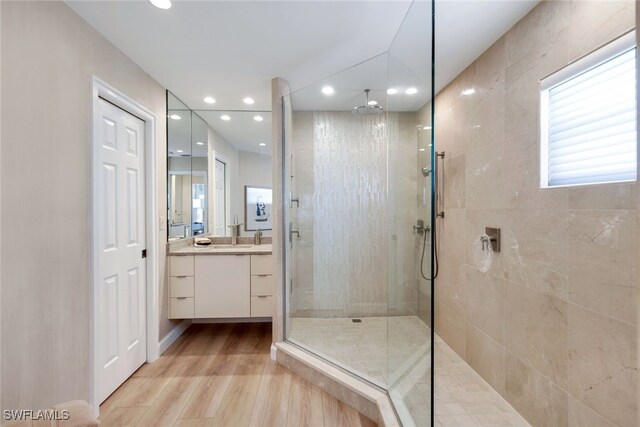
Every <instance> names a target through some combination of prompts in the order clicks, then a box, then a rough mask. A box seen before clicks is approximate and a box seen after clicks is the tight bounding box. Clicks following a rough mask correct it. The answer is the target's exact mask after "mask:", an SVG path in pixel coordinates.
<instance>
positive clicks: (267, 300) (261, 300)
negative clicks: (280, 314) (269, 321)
mask: <svg viewBox="0 0 640 427" xmlns="http://www.w3.org/2000/svg"><path fill="white" fill-rule="evenodd" d="M251 317H273V296H270V295H269V296H260V297H259V296H252V297H251Z"/></svg>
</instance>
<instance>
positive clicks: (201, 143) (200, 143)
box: [196, 141, 204, 145]
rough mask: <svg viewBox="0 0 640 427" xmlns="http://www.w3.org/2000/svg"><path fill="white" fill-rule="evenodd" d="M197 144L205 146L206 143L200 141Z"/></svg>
mask: <svg viewBox="0 0 640 427" xmlns="http://www.w3.org/2000/svg"><path fill="white" fill-rule="evenodd" d="M196 144H198V145H204V142H200V141H198V142H196Z"/></svg>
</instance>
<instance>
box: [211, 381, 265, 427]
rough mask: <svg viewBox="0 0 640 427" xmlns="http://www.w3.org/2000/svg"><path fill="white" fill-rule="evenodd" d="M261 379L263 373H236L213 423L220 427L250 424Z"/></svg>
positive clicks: (241, 426)
mask: <svg viewBox="0 0 640 427" xmlns="http://www.w3.org/2000/svg"><path fill="white" fill-rule="evenodd" d="M261 379H262V376H261V375H234V376H233V377H232V379H231V382H230V383H229V386H228V387H227V391H226V392H225V395H224V397H223V398H222V402H221V403H220V407H219V408H218V411H217V413H216V416H215V417H214V419H213V422H212V425H213V426H220V427H229V426H234V427H245V426H248V425H249V421H250V420H251V414H252V413H253V407H254V405H255V402H256V396H257V395H258V389H259V388H260V381H261Z"/></svg>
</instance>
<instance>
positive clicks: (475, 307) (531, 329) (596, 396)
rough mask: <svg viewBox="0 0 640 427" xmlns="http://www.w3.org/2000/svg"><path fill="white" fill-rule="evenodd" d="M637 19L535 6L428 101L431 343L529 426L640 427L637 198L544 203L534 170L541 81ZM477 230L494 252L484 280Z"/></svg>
mask: <svg viewBox="0 0 640 427" xmlns="http://www.w3.org/2000/svg"><path fill="white" fill-rule="evenodd" d="M634 16H635V14H634V2H633V1H623V2H615V1H613V2H605V1H558V2H542V3H541V4H540V5H539V6H537V7H536V8H535V9H534V10H533V11H531V13H529V14H528V15H527V16H525V17H524V18H523V19H522V20H521V21H520V22H519V23H517V24H516V25H515V26H514V27H513V28H512V29H511V30H510V31H509V32H507V33H506V34H505V35H504V36H503V37H502V38H501V39H500V40H498V41H497V42H496V43H495V44H494V45H493V46H492V47H491V48H489V49H488V50H487V51H486V52H485V53H484V54H483V55H482V56H481V57H479V58H478V59H477V60H476V61H475V62H474V63H472V64H471V65H470V66H469V67H468V68H467V69H466V70H465V71H464V72H462V73H461V74H460V75H459V76H458V77H457V78H456V79H455V80H454V81H453V82H452V83H451V84H450V85H449V86H447V87H446V88H445V89H444V90H443V91H442V92H441V93H440V94H439V95H438V96H437V98H436V138H437V139H436V144H437V149H438V151H443V150H444V151H445V152H446V160H445V177H444V181H445V194H444V196H445V210H446V219H445V220H444V221H440V224H439V232H440V236H441V239H440V247H439V250H440V260H441V265H440V276H439V278H438V280H437V283H436V331H437V332H438V334H440V336H441V337H442V338H443V339H444V340H445V341H447V343H448V344H449V345H450V346H451V347H452V348H453V349H454V350H455V351H456V352H458V353H459V354H460V355H461V356H462V357H463V358H465V360H466V361H467V362H468V363H469V364H470V365H471V366H472V367H473V368H474V369H475V370H476V371H477V372H478V373H479V374H480V375H482V376H483V377H484V378H485V379H486V380H487V382H489V383H490V384H491V385H492V386H493V387H494V388H495V389H496V390H497V391H498V392H500V393H501V394H502V395H503V396H504V397H505V398H506V399H507V400H508V401H509V402H510V403H511V404H512V405H513V406H514V407H515V408H516V409H517V410H518V411H519V412H520V413H521V414H522V415H524V416H525V417H526V418H527V419H528V420H529V421H530V422H531V423H532V424H533V425H535V426H548V425H572V426H573V425H594V426H595V425H597V426H604V425H620V426H634V425H638V418H637V399H638V393H637V392H638V390H637V380H638V375H637V366H638V365H637V348H636V340H637V332H638V330H637V329H638V328H637V311H638V297H639V292H638V289H639V286H640V283H639V280H638V270H637V269H638V265H639V264H640V263H639V262H638V260H639V257H640V249H639V248H638V245H639V239H638V237H639V233H638V207H639V204H640V197H639V195H640V191H639V188H638V187H639V186H638V185H636V184H617V185H600V186H589V187H576V188H559V189H547V190H541V189H539V163H538V162H539V145H538V137H539V132H538V126H539V114H538V106H539V81H540V79H541V78H543V77H545V76H547V75H548V74H550V73H552V72H554V71H555V70H558V69H559V68H561V67H563V66H565V65H566V64H568V63H569V62H572V61H574V60H575V59H577V58H579V57H581V56H583V55H585V54H587V53H589V52H590V51H592V50H594V49H596V48H597V47H598V46H601V45H603V44H605V43H607V42H608V41H610V40H611V39H613V38H615V37H617V36H619V35H621V34H623V33H625V32H627V31H629V30H630V29H632V28H633V27H634V25H635V22H634ZM467 87H474V88H475V89H476V93H475V94H474V95H473V96H462V95H461V92H462V90H463V89H465V88H467ZM486 226H490V227H491V226H492V227H500V228H501V229H502V251H501V252H500V253H499V254H495V257H494V262H493V265H492V267H491V269H490V270H489V271H488V272H487V273H482V272H480V271H479V270H478V269H477V268H476V265H475V262H474V257H473V253H472V249H471V248H472V244H473V242H474V240H475V239H477V238H478V236H479V235H480V233H482V232H483V231H484V227H486Z"/></svg>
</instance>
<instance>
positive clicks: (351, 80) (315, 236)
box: [286, 54, 389, 388]
mask: <svg viewBox="0 0 640 427" xmlns="http://www.w3.org/2000/svg"><path fill="white" fill-rule="evenodd" d="M386 75H387V56H386V54H383V55H380V56H377V57H375V58H373V59H371V60H369V61H367V62H365V63H362V64H359V65H358V66H356V67H353V68H350V69H348V70H345V71H344V72H341V73H339V74H336V75H334V76H332V77H330V78H328V79H326V80H325V81H323V82H321V83H319V84H316V85H313V86H310V87H307V88H304V89H302V90H299V91H297V92H294V93H293V94H292V95H291V97H290V100H288V101H290V102H291V106H292V110H293V112H292V120H291V131H290V132H291V138H290V139H289V143H290V144H289V152H290V168H291V173H290V175H291V178H290V182H289V185H290V191H291V195H290V198H291V200H293V202H291V203H290V210H289V212H288V215H289V223H290V230H289V235H288V236H286V237H287V238H289V249H290V251H291V252H290V257H289V258H290V268H289V272H290V273H289V274H290V281H289V295H288V298H289V305H288V309H289V316H288V319H287V320H288V322H287V326H288V331H287V338H288V339H289V340H290V341H292V342H294V343H296V344H298V345H301V346H303V347H305V348H307V349H309V350H311V351H313V352H314V353H316V354H318V355H320V356H321V357H324V358H326V359H328V360H330V361H332V362H333V363H335V364H337V365H339V366H341V367H343V368H345V369H348V370H349V371H350V372H353V373H355V374H356V375H358V376H360V377H361V378H363V379H365V380H367V381H370V382H371V383H373V384H376V385H378V386H380V387H384V388H386V386H387V379H388V378H387V360H386V347H387V342H386V339H387V336H386V332H387V318H386V313H387V288H386V287H387V282H386V278H387V263H386V259H387V242H386V239H387V231H386V230H387V216H388V209H389V205H388V200H387V194H388V192H387V160H388V159H387V153H388V147H387V144H388V138H387V125H386V122H387V113H386V111H385V110H384V108H385V107H386V99H385V98H386V89H387V78H386ZM329 87H331V88H332V89H333V93H332V94H330V95H327V94H326V93H327V92H330V91H329V89H328V88H329ZM367 89H368V90H369V92H365V90H367ZM367 96H368V97H369V98H368V100H367ZM374 103H375V104H376V105H374ZM354 107H362V108H360V109H359V110H357V112H359V113H360V114H354V113H353V112H352V110H353V109H354ZM291 230H293V231H291Z"/></svg>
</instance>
